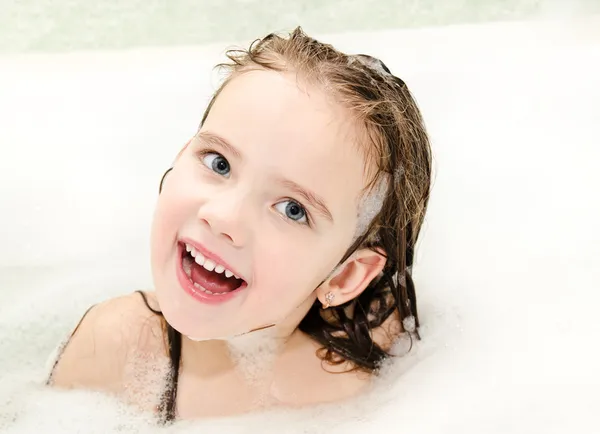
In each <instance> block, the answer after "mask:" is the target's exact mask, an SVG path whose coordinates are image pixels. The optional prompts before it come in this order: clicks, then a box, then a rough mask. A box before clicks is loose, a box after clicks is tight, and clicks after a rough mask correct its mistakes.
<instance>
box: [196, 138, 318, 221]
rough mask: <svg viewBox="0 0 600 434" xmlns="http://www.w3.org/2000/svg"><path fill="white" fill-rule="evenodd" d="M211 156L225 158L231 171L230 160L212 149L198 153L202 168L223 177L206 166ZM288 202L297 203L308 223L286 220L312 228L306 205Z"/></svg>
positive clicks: (291, 200)
mask: <svg viewBox="0 0 600 434" xmlns="http://www.w3.org/2000/svg"><path fill="white" fill-rule="evenodd" d="M210 154H213V155H217V156H219V157H221V158H223V159H224V160H225V161H227V164H228V165H229V169H230V170H231V164H229V160H227V158H225V156H223V154H221V153H219V152H216V151H214V150H212V149H203V150H201V151H199V152H198V153H197V157H198V160H199V161H200V163H201V164H202V167H204V168H205V169H206V170H208V171H209V172H210V173H211V174H213V175H217V176H221V177H223V175H219V174H218V173H217V172H215V171H214V170H213V169H212V168H210V167H208V166H207V165H206V164H204V161H203V159H204V157H206V156H207V155H210ZM225 179H227V178H225ZM287 200H288V201H290V202H294V203H296V204H297V205H298V206H299V207H300V208H302V210H303V211H304V216H305V217H306V222H304V223H303V222H298V221H296V220H293V219H290V218H289V217H287V216H284V217H285V218H286V220H288V221H291V222H292V223H297V224H299V225H301V226H308V227H312V217H311V216H310V213H309V212H308V210H307V209H306V207H305V206H304V205H302V203H300V202H299V201H297V200H296V199H292V198H288V199H287ZM283 202H285V201H283ZM279 203H281V202H279Z"/></svg>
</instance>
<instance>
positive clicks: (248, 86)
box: [200, 70, 364, 200]
mask: <svg viewBox="0 0 600 434" xmlns="http://www.w3.org/2000/svg"><path fill="white" fill-rule="evenodd" d="M356 130H357V129H356V126H355V125H354V124H353V123H352V122H351V116H349V113H348V112H347V110H346V109H345V108H344V107H342V106H340V105H339V104H335V103H334V102H332V99H331V98H329V97H328V96H327V95H325V94H324V93H323V92H322V91H321V90H319V89H318V88H317V87H311V86H307V85H303V84H302V83H300V82H298V80H296V79H295V76H294V75H291V74H283V73H278V72H274V71H264V70H258V71H251V72H246V73H244V74H241V75H239V76H237V77H235V78H233V79H232V80H231V81H230V82H229V83H228V84H227V85H226V86H225V88H224V89H223V90H222V92H221V93H220V94H219V96H218V97H217V99H216V101H215V103H214V105H213V106H212V108H211V111H210V113H209V115H208V117H207V119H206V122H205V123H204V125H203V127H202V131H203V132H208V133H211V134H216V135H218V136H220V137H222V138H224V139H225V140H226V141H227V142H228V143H229V144H231V145H232V146H233V147H235V148H236V150H237V151H238V153H239V154H240V157H241V160H242V162H243V164H245V165H252V166H255V167H256V168H262V169H265V170H269V171H279V172H282V174H284V175H287V176H288V177H290V178H293V179H294V180H296V182H298V183H304V184H310V185H311V186H313V188H314V189H318V190H320V191H322V192H323V193H322V194H323V195H330V196H335V195H341V196H342V197H341V199H342V200H344V196H347V197H348V198H349V199H354V198H355V197H356V194H358V192H359V191H360V190H361V189H362V187H363V168H364V160H363V156H362V155H361V153H360V152H358V148H357V145H356V143H355V138H356ZM200 136H201V137H202V134H201V135H200ZM331 200H334V198H332V199H331Z"/></svg>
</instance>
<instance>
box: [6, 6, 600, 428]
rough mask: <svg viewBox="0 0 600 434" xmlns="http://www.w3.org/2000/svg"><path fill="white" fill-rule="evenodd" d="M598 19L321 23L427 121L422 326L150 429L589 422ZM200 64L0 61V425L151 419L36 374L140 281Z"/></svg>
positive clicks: (113, 56)
mask: <svg viewBox="0 0 600 434" xmlns="http://www.w3.org/2000/svg"><path fill="white" fill-rule="evenodd" d="M598 29H600V20H599V19H598V17H596V18H588V19H581V20H579V19H578V20H577V21H575V20H573V21H568V22H554V23H553V22H548V23H537V24H531V23H504V24H491V25H485V26H477V27H468V26H464V27H450V28H446V29H421V30H411V31H386V32H379V33H372V34H368V37H365V36H364V35H352V34H349V35H343V36H339V35H338V36H336V35H334V36H332V37H331V38H327V40H328V41H331V42H333V43H336V44H337V45H338V46H339V47H340V48H343V49H346V50H348V51H352V52H366V53H370V54H373V55H375V56H377V57H380V58H382V59H383V60H384V61H385V63H386V64H387V65H388V66H389V67H390V68H391V70H392V71H394V73H395V74H398V75H399V76H400V77H401V78H402V79H404V80H405V81H406V82H407V84H408V86H409V87H410V89H411V90H412V91H413V92H414V94H415V96H416V98H417V100H418V102H419V104H420V106H421V108H422V109H423V112H424V115H425V119H426V122H427V125H428V127H429V130H430V133H431V136H432V142H433V150H434V156H435V165H436V168H437V176H436V180H435V184H434V190H433V193H432V199H431V203H430V208H429V213H428V215H427V219H426V223H425V226H424V228H423V233H422V240H421V243H420V245H419V249H418V250H417V255H416V262H415V267H414V270H413V272H414V280H415V283H416V288H417V293H418V302H419V305H418V307H419V313H420V318H419V319H420V322H421V324H422V329H421V335H422V337H423V340H422V341H421V342H420V343H419V344H418V345H417V346H416V347H413V351H411V353H410V354H409V356H407V357H404V358H400V359H399V360H398V361H397V362H395V363H393V364H390V365H389V366H387V367H386V369H387V370H386V371H385V374H384V375H383V376H382V378H381V379H380V380H378V382H377V384H376V387H375V389H374V391H373V394H372V395H370V396H366V397H362V398H361V399H358V400H355V401H352V402H349V403H345V404H338V405H333V406H322V407H318V408H312V409H307V410H303V411H296V412H291V411H290V412H284V411H276V412H272V413H270V414H269V415H268V416H266V415H264V414H253V415H247V416H244V417H238V418H225V419H220V420H206V421H199V422H194V423H181V424H177V425H175V426H173V427H170V428H168V429H167V430H166V431H167V432H199V431H204V432H227V433H248V432H266V433H271V432H273V433H275V432H286V433H300V432H311V433H321V432H322V433H325V432H327V433H354V432H356V433H359V432H360V433H364V432H407V433H441V432H443V433H461V434H462V433H482V432H485V433H530V432H544V433H546V434H547V433H561V434H562V433H563V432H577V433H593V432H600V423H599V421H598V418H597V407H598V399H597V397H598V395H597V390H598V387H600V373H599V371H598V369H597V367H598V366H600V355H599V352H598V349H597V342H598V337H599V336H600V324H599V322H598V320H597V306H598V305H599V302H600V296H599V295H598V294H599V292H598V288H597V286H598V284H597V282H599V281H600V267H599V266H598V264H599V262H600V252H599V250H598V249H599V247H598V246H600V234H599V232H598V229H597V226H596V224H597V222H598V221H600V209H599V207H600V205H599V204H598V201H597V199H596V197H597V193H596V192H595V190H594V187H593V186H597V185H600V178H599V177H600V172H599V171H598V170H597V167H596V166H597V164H598V161H600V158H599V154H598V141H599V138H600V131H599V128H600V127H599V124H598V119H599V116H598V115H599V113H600V105H599V104H600V103H599V101H600V89H599V87H598V82H597V77H599V76H600V65H599V64H598V62H596V59H598V58H599V55H600V31H599V30H598ZM216 61H217V59H216V57H215V56H214V53H212V52H208V51H206V50H203V49H173V50H167V51H162V50H140V51H136V52H133V53H130V52H128V53H106V54H97V53H93V54H86V53H82V54H77V55H39V56H35V55H32V56H23V57H10V58H8V57H3V58H0V95H2V98H1V99H0V119H2V120H3V121H2V128H0V144H1V148H0V151H1V153H2V155H0V178H1V179H0V195H1V197H2V198H3V199H2V201H3V202H2V205H3V212H2V213H1V214H0V224H1V227H2V231H1V233H2V243H0V267H2V268H1V269H0V288H1V290H0V431H1V432H3V433H10V434H13V433H14V434H21V433H30V432H86V433H95V432H98V433H105V432H131V433H135V432H144V433H146V432H153V431H154V430H153V429H152V428H151V425H149V423H150V422H149V421H148V419H147V415H139V414H138V413H136V412H135V410H133V409H130V408H128V407H126V406H124V405H123V404H121V403H118V402H115V401H113V400H111V399H110V398H108V397H105V396H102V395H99V394H93V393H86V392H81V391H79V392H68V393H67V392H59V391H56V390H49V389H46V388H43V387H42V386H41V385H40V383H41V378H42V376H43V371H44V361H45V360H46V357H47V355H48V354H49V353H50V352H51V350H52V348H53V347H54V346H55V344H57V343H58V342H59V341H60V339H61V337H62V336H63V335H64V334H65V333H67V332H68V331H69V329H70V327H71V326H72V323H73V322H76V320H77V319H78V318H79V316H80V315H81V314H82V313H83V311H84V310H85V308H87V307H88V306H89V304H91V303H93V302H96V301H99V300H101V299H105V298H108V297H111V296H114V295H116V294H120V293H125V292H130V291H132V290H134V289H138V288H149V287H150V286H151V279H150V273H149V270H148V265H147V262H148V261H147V256H146V255H144V251H147V241H146V240H147V234H148V228H149V221H150V218H151V213H152V207H153V205H154V201H155V198H156V192H157V188H158V182H159V180H160V176H161V175H162V172H163V171H164V166H165V162H169V161H171V159H172V156H173V155H174V154H175V153H176V152H177V150H178V149H179V147H180V146H181V145H182V144H183V143H185V140H186V139H187V138H188V137H189V135H190V132H193V131H194V129H195V126H196V125H197V122H198V117H199V113H200V107H199V105H200V101H203V100H205V98H204V97H206V96H208V94H210V90H211V89H210V88H209V86H208V77H209V76H210V67H211V65H212V64H214V63H216ZM198 71H206V80H203V79H202V78H198V77H199V75H198ZM59 108H60V109H59ZM141 161H143V162H144V164H140V162H141ZM73 180H76V182H74V181H73ZM132 198H135V200H132ZM131 251H136V252H137V253H138V255H133V256H132V255H131V254H130V252H131ZM120 252H124V253H122V254H121V253H120ZM408 346H410V343H409V342H406V341H404V342H401V343H399V344H398V347H397V348H396V350H397V351H398V353H399V354H402V353H404V352H405V350H406V348H407V347H408ZM250 366H251V365H250ZM161 432H164V431H161Z"/></svg>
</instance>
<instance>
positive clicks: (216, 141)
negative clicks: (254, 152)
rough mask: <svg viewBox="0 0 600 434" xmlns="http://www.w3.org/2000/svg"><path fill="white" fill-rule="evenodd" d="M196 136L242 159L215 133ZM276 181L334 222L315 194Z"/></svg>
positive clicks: (296, 186) (238, 153) (322, 202)
mask: <svg viewBox="0 0 600 434" xmlns="http://www.w3.org/2000/svg"><path fill="white" fill-rule="evenodd" d="M198 136H199V137H200V139H202V140H204V141H205V142H207V143H209V144H211V145H213V146H215V147H217V148H221V149H223V150H225V151H226V152H227V153H230V154H232V155H233V156H235V157H236V158H237V159H238V160H242V159H243V156H242V153H241V152H240V151H239V150H238V149H237V148H236V147H235V146H233V145H232V144H231V143H229V142H228V141H227V140H225V139H224V138H223V137H221V136H219V135H217V134H215V133H212V132H209V131H202V132H200V133H199V134H198ZM277 181H278V182H279V183H280V184H281V185H283V186H284V187H286V188H288V189H290V190H292V191H293V192H295V193H296V194H298V195H300V196H302V197H303V198H304V200H305V201H307V202H308V203H310V204H311V205H312V207H313V208H314V209H316V210H317V211H318V213H319V214H321V215H322V216H323V217H325V218H326V219H327V220H329V221H330V222H331V223H333V222H334V221H333V216H332V215H331V212H330V211H329V208H327V205H326V204H325V201H324V200H323V199H322V198H321V197H319V196H318V195H317V194H315V193H313V192H312V191H310V190H308V189H307V188H304V187H302V186H301V185H300V184H298V183H296V182H294V181H292V180H290V179H286V178H281V177H279V178H277Z"/></svg>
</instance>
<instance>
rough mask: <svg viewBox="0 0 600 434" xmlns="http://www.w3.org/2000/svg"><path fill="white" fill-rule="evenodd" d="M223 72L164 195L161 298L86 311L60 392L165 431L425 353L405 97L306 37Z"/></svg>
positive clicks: (157, 243) (379, 70) (157, 266)
mask: <svg viewBox="0 0 600 434" xmlns="http://www.w3.org/2000/svg"><path fill="white" fill-rule="evenodd" d="M228 58H229V59H230V60H231V61H232V63H231V64H227V65H221V66H224V67H226V68H228V70H229V75H228V76H227V78H226V79H225V80H224V82H223V83H222V85H221V86H220V88H219V89H218V90H217V92H216V93H215V95H214V96H213V98H212V100H211V101H210V103H209V105H208V108H207V109H206V112H205V114H204V116H203V119H202V122H201V124H200V128H199V130H198V132H197V133H196V135H195V136H194V137H193V138H192V139H191V140H190V141H189V142H188V143H187V144H186V145H185V146H184V148H183V149H182V150H181V151H180V153H179V154H178V156H177V158H176V161H175V163H174V164H173V167H172V168H170V169H169V170H167V172H166V173H165V176H163V179H162V180H161V183H160V189H159V192H160V194H159V197H158V203H157V206H156V212H155V215H154V220H153V227H152V234H151V265H152V273H153V280H154V284H155V288H156V291H155V292H147V293H143V292H137V293H133V294H130V295H127V296H124V297H120V298H117V299H113V300H109V301H106V302H104V303H102V304H100V305H97V306H94V307H92V308H91V309H90V310H88V312H87V313H86V314H85V315H84V317H83V318H82V320H81V321H80V323H79V325H78V327H77V328H76V329H75V331H74V332H73V333H72V335H71V337H70V339H69V340H68V342H67V344H66V345H64V346H63V349H62V354H60V357H58V358H57V359H56V362H55V363H54V369H53V370H52V373H51V375H50V377H49V380H48V383H49V384H52V385H54V386H59V387H63V388H74V387H84V388H91V389H98V390H103V391H107V392H110V393H113V394H116V395H118V396H119V397H121V398H123V399H125V400H126V401H128V402H132V403H135V404H137V405H139V406H141V407H142V408H144V409H149V410H152V411H155V412H156V413H157V414H158V415H159V417H160V418H161V420H163V421H172V420H174V419H176V418H193V417H201V416H224V415H229V414H234V413H241V412H247V411H250V410H254V409H259V408H272V407H275V406H293V407H297V406H302V405H308V404H318V403H325V402H332V401H337V400H341V399H344V398H348V397H351V396H354V395H356V394H357V393H359V392H361V391H362V390H364V389H365V386H367V385H368V384H369V379H370V378H371V376H372V374H375V373H376V372H377V368H378V367H379V366H380V364H381V362H382V361H383V360H384V359H385V358H386V357H387V356H388V355H389V350H390V349H391V346H392V344H393V343H394V340H395V339H396V338H397V337H398V336H399V335H400V334H408V335H409V336H411V338H412V337H413V336H414V337H416V338H419V336H418V327H419V320H418V316H417V303H416V297H415V288H414V285H413V281H412V278H411V268H412V263H413V257H414V248H415V244H416V242H417V238H418V235H419V231H420V228H421V224H422V222H423V219H424V216H425V211H426V208H427V203H428V200H429V193H430V180H431V150H430V145H429V141H428V138H427V135H426V132H425V127H424V125H423V121H422V119H421V115H420V113H419V110H418V108H417V106H416V104H415V102H414V100H413V98H412V97H411V94H410V92H409V90H408V89H407V87H406V85H405V83H404V82H403V81H402V80H400V79H399V78H397V77H395V76H394V75H392V74H391V73H390V71H389V69H388V68H387V67H386V66H385V65H384V64H383V63H382V62H381V61H379V60H377V59H374V58H372V57H369V56H364V55H346V54H343V53H341V52H339V51H337V50H335V49H334V48H333V47H332V46H330V45H327V44H323V43H320V42H318V41H316V40H314V39H312V38H310V37H309V36H307V35H306V34H305V33H303V31H302V30H301V29H300V28H297V29H296V30H294V31H293V32H292V33H291V34H290V35H289V36H288V37H285V38H284V37H280V36H277V35H274V34H270V35H268V36H266V37H265V38H263V39H261V40H258V41H255V43H253V44H252V45H251V47H250V49H249V50H248V51H229V52H228ZM335 374H337V375H335Z"/></svg>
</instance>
